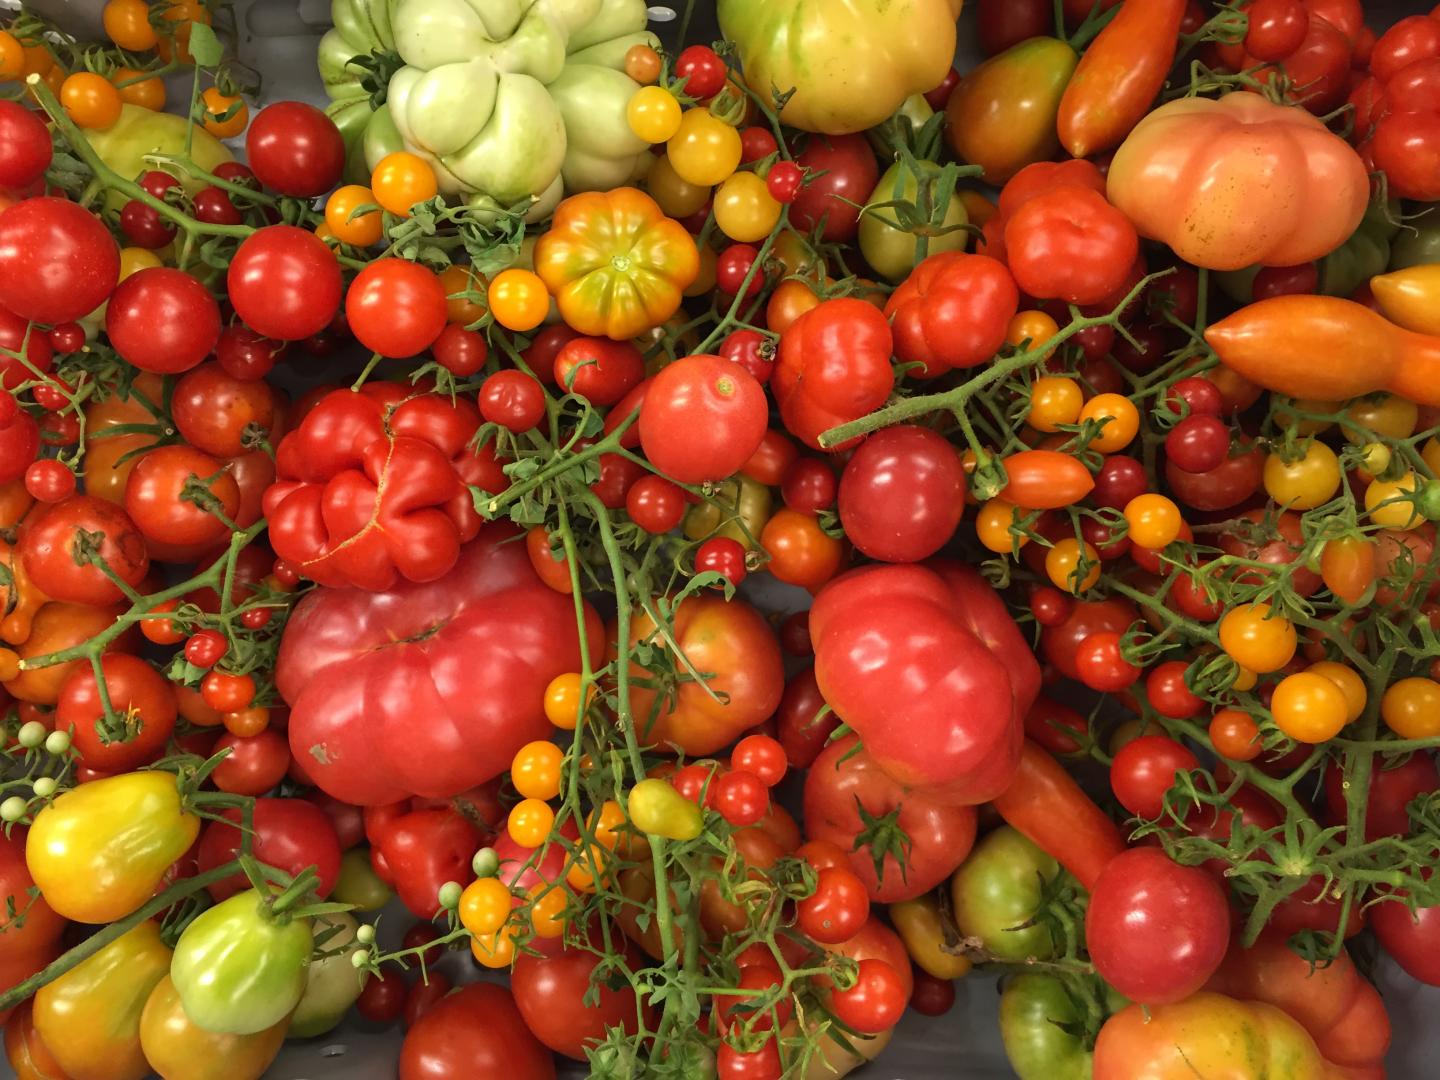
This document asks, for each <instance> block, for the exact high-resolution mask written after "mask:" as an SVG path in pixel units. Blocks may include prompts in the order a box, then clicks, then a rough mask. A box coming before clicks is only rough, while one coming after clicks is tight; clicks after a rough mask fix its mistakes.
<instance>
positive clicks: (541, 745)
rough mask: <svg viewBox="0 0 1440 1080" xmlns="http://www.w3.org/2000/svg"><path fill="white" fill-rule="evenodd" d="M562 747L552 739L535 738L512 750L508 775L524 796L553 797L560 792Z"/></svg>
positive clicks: (563, 756)
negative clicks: (512, 754) (549, 740)
mask: <svg viewBox="0 0 1440 1080" xmlns="http://www.w3.org/2000/svg"><path fill="white" fill-rule="evenodd" d="M564 760H565V751H563V750H561V749H560V747H558V746H556V745H555V744H554V743H553V742H546V741H544V740H539V739H537V740H536V741H535V742H529V743H526V744H525V745H524V746H522V747H521V748H520V749H519V750H517V751H515V758H514V760H512V761H511V762H510V779H511V781H512V782H513V783H514V785H515V790H516V791H518V792H519V793H520V794H521V795H524V796H525V797H526V798H527V799H553V798H555V796H557V795H559V794H560V766H561V763H562V762H563V761H564Z"/></svg>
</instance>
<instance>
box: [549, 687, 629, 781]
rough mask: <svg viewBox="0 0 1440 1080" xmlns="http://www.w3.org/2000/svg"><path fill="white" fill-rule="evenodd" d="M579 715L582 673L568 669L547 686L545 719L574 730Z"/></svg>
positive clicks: (592, 691)
mask: <svg viewBox="0 0 1440 1080" xmlns="http://www.w3.org/2000/svg"><path fill="white" fill-rule="evenodd" d="M590 696H591V697H592V698H593V697H594V696H595V690H594V687H591V690H590ZM579 715H580V673H579V672H578V671H567V672H565V674H563V675H556V676H555V678H553V679H551V680H550V685H549V686H547V687H546V688H545V719H546V720H549V721H550V723H552V724H554V725H555V726H556V727H557V728H563V729H564V730H565V731H574V730H575V721H576V719H577V718H578V717H579ZM617 809H618V807H617Z"/></svg>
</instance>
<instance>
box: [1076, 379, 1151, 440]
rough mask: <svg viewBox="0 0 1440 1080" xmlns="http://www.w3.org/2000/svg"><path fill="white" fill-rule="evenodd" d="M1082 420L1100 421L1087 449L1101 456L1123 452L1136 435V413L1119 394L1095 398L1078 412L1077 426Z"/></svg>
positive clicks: (1100, 395)
mask: <svg viewBox="0 0 1440 1080" xmlns="http://www.w3.org/2000/svg"><path fill="white" fill-rule="evenodd" d="M1086 420H1093V421H1095V422H1096V423H1099V422H1100V421H1102V420H1103V421H1104V425H1103V426H1102V427H1101V428H1100V431H1099V432H1098V433H1097V434H1096V436H1095V437H1094V438H1093V439H1091V440H1090V449H1091V450H1098V451H1100V453H1102V454H1113V453H1115V451H1117V450H1123V449H1125V447H1127V446H1129V445H1130V443H1131V440H1133V439H1134V438H1135V436H1136V435H1137V434H1138V433H1139V431H1140V411H1139V410H1138V409H1136V408H1135V403H1134V402H1133V401H1131V400H1130V399H1129V398H1127V397H1125V396H1124V395H1123V394H1096V395H1095V396H1094V397H1093V398H1091V399H1090V400H1089V401H1087V402H1086V403H1085V407H1084V408H1083V409H1081V410H1080V422H1081V423H1082V424H1083V423H1084V422H1085V421H1086Z"/></svg>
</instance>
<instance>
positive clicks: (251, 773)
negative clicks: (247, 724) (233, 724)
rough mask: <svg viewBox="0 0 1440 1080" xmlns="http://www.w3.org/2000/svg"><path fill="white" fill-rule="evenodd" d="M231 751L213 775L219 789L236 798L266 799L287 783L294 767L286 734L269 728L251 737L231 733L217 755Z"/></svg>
mask: <svg viewBox="0 0 1440 1080" xmlns="http://www.w3.org/2000/svg"><path fill="white" fill-rule="evenodd" d="M227 749H228V750H229V751H230V753H229V754H228V755H226V758H225V760H224V761H222V762H221V763H220V764H219V765H217V766H216V767H215V771H214V772H213V773H211V774H210V775H211V778H212V779H213V780H214V781H215V786H216V787H217V788H219V789H220V790H221V791H228V792H230V793H231V794H234V795H263V794H265V792H267V791H269V790H270V789H271V788H273V787H274V786H275V785H276V784H278V783H279V782H280V781H281V780H282V779H284V777H285V770H286V769H288V768H289V767H290V748H289V746H287V745H286V743H285V736H284V734H282V733H280V732H277V731H271V730H269V729H268V728H267V729H266V730H264V731H262V732H260V734H258V735H249V736H239V735H231V734H229V733H228V732H227V733H226V734H224V735H222V736H220V739H219V740H218V741H217V742H216V744H215V752H216V753H219V752H220V751H221V750H227Z"/></svg>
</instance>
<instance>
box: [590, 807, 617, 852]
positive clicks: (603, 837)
mask: <svg viewBox="0 0 1440 1080" xmlns="http://www.w3.org/2000/svg"><path fill="white" fill-rule="evenodd" d="M589 824H590V833H591V835H593V836H594V837H595V841H596V843H598V844H600V846H601V847H603V848H605V850H606V851H614V850H615V846H616V845H617V844H619V843H620V839H621V838H620V834H619V833H618V832H616V831H615V830H617V829H619V828H620V827H621V826H622V825H624V824H625V811H623V810H621V809H620V804H619V803H618V802H616V801H615V800H614V799H606V800H605V802H604V803H602V804H601V806H600V809H599V810H598V811H595V810H592V811H591V812H590V822H589Z"/></svg>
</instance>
